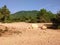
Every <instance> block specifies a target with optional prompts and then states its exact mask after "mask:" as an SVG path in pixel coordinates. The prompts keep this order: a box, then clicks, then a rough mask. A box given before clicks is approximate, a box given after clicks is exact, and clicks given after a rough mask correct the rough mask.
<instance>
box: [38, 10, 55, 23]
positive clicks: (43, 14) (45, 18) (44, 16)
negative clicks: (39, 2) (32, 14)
mask: <svg viewBox="0 0 60 45" xmlns="http://www.w3.org/2000/svg"><path fill="white" fill-rule="evenodd" d="M54 17H55V15H54V14H53V13H52V12H51V11H47V10H46V9H41V10H40V11H39V13H38V15H37V20H38V22H45V23H47V22H51V19H52V18H54Z"/></svg>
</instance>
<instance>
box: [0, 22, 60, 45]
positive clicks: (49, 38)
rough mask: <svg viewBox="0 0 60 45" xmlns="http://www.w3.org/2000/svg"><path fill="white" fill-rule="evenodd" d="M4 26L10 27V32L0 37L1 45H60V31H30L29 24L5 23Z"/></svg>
mask: <svg viewBox="0 0 60 45" xmlns="http://www.w3.org/2000/svg"><path fill="white" fill-rule="evenodd" d="M42 24H43V23H42ZM42 24H39V25H40V26H41V25H42ZM0 25H1V24H0ZM2 25H4V26H7V27H9V29H10V31H8V32H6V33H4V34H3V35H2V36H0V45H60V31H59V30H53V29H46V30H42V29H40V28H39V29H30V28H29V29H28V28H26V27H29V25H31V24H28V23H5V24H4V23H3V24H2ZM11 28H12V29H11ZM13 31H15V32H13ZM9 32H10V33H13V34H10V33H9Z"/></svg>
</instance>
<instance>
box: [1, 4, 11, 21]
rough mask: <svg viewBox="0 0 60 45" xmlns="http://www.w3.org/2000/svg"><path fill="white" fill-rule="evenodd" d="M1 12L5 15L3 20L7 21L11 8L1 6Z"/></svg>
mask: <svg viewBox="0 0 60 45" xmlns="http://www.w3.org/2000/svg"><path fill="white" fill-rule="evenodd" d="M1 13H2V15H3V18H2V20H3V21H4V22H5V21H6V20H7V19H8V18H9V15H10V11H9V9H8V8H7V6H6V5H4V6H3V7H2V8H1Z"/></svg>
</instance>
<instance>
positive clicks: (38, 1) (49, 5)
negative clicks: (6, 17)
mask: <svg viewBox="0 0 60 45" xmlns="http://www.w3.org/2000/svg"><path fill="white" fill-rule="evenodd" d="M4 5H6V6H7V8H8V9H9V10H10V11H11V13H15V12H18V11H28V10H40V9H42V8H44V9H46V10H48V11H51V12H53V13H57V11H59V10H60V0H0V8H1V7H3V6H4Z"/></svg>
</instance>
